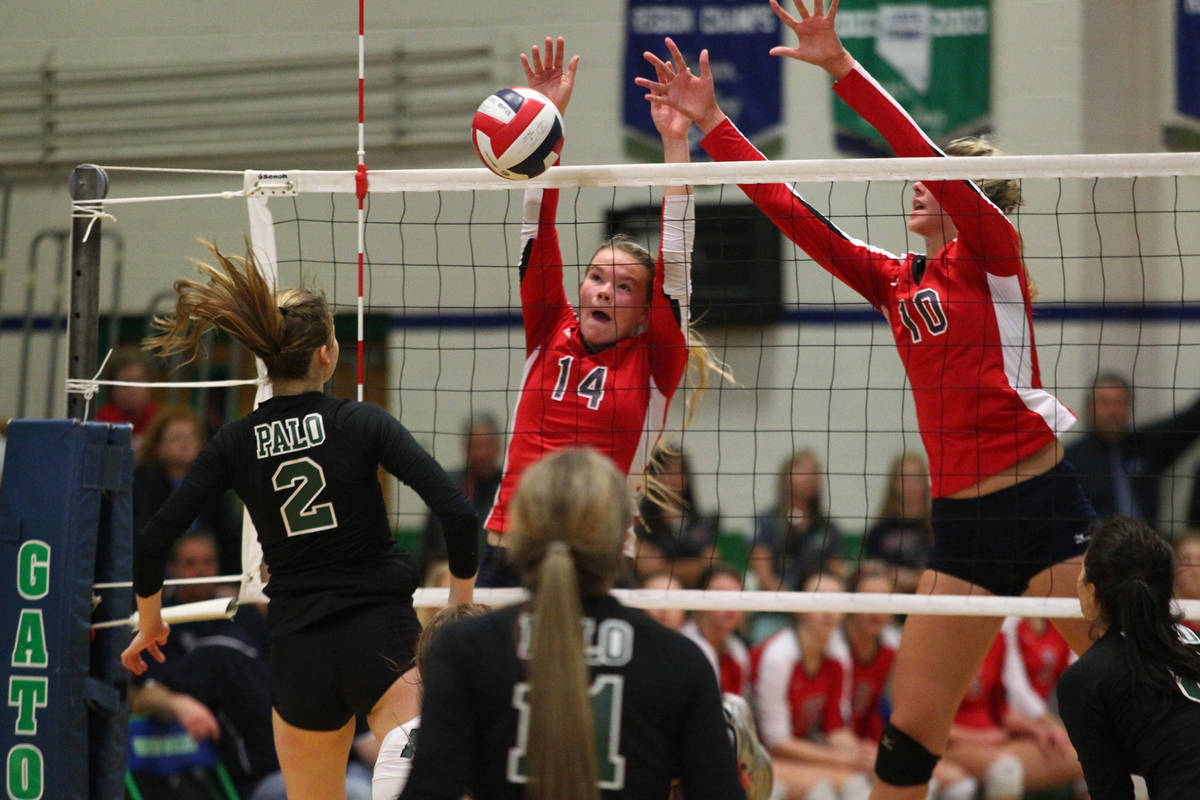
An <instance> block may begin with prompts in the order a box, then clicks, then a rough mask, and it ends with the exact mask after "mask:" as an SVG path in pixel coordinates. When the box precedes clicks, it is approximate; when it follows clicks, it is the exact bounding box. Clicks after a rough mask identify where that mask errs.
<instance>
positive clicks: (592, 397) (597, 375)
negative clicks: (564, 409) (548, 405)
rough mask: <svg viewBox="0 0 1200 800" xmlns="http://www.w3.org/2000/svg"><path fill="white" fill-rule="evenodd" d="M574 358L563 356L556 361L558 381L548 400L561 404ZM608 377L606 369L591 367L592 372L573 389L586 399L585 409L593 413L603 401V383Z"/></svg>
mask: <svg viewBox="0 0 1200 800" xmlns="http://www.w3.org/2000/svg"><path fill="white" fill-rule="evenodd" d="M574 363H575V356H563V357H562V358H560V359H559V360H558V380H557V381H555V382H554V392H553V393H551V395H550V399H552V400H557V401H559V402H562V399H563V397H565V396H566V394H567V382H568V381H570V379H571V365H572V364H574ZM607 377H608V367H592V371H591V372H589V373H588V374H587V375H584V376H583V380H581V381H580V382H579V385H578V386H576V387H575V392H576V393H577V394H578V395H579V396H580V397H586V398H587V407H588V408H589V409H591V410H592V411H595V410H596V409H597V408H599V407H600V401H601V400H603V399H604V381H605V379H606V378H607Z"/></svg>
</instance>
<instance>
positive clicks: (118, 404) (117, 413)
mask: <svg viewBox="0 0 1200 800" xmlns="http://www.w3.org/2000/svg"><path fill="white" fill-rule="evenodd" d="M105 372H106V373H107V380H110V381H130V382H134V383H144V382H145V381H147V380H148V379H149V377H150V370H149V368H148V367H147V366H146V356H145V355H144V354H143V353H142V351H141V348H139V347H138V346H137V345H125V346H123V347H120V348H118V349H116V350H115V351H113V354H112V358H110V359H109V361H108V368H107V369H106V370H105ZM107 395H108V399H107V400H106V401H105V402H104V404H103V405H102V406H100V407H99V408H98V409H96V421H97V422H128V423H130V424H131V425H133V454H134V457H135V458H140V456H141V445H142V437H143V435H144V434H145V433H146V427H147V426H148V425H149V424H150V421H151V420H152V419H154V417H155V415H156V414H158V404H157V403H155V402H154V401H153V400H151V399H150V389H149V388H147V387H145V386H110V387H108V391H107Z"/></svg>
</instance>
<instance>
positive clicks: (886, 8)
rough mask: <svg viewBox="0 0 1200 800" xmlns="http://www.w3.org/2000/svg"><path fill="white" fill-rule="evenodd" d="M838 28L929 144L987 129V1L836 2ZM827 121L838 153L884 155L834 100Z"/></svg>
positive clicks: (867, 130) (873, 136) (876, 138)
mask: <svg viewBox="0 0 1200 800" xmlns="http://www.w3.org/2000/svg"><path fill="white" fill-rule="evenodd" d="M837 29H838V33H839V34H840V35H841V38H842V42H843V43H844V44H845V46H846V49H847V50H849V51H850V53H851V55H853V56H854V57H855V58H856V59H857V60H858V61H859V62H860V63H861V64H862V65H863V66H864V67H866V68H867V70H868V71H869V72H870V73H871V74H872V75H873V76H875V79H876V80H877V81H879V83H881V84H882V85H883V87H884V88H886V89H887V90H888V92H890V93H891V94H892V96H893V97H895V98H896V100H897V101H898V102H899V103H900V105H902V106H903V107H904V108H905V109H906V110H907V111H908V113H909V114H911V115H912V117H913V119H915V120H916V121H917V123H918V124H919V125H920V126H921V127H922V128H923V129H924V130H925V132H926V133H928V134H929V135H930V137H932V138H933V139H934V140H935V141H939V142H941V141H945V140H947V139H951V138H954V137H956V136H967V135H972V134H978V133H982V132H984V131H986V130H987V129H988V127H989V119H988V115H989V112H990V109H991V13H990V0H887V1H886V2H883V1H882V0H842V2H841V4H840V5H839V6H838V14H837ZM833 117H834V126H835V129H836V132H837V134H836V135H837V144H838V147H839V148H841V149H843V150H846V151H849V152H855V153H862V154H865V155H876V156H877V155H887V154H890V153H891V150H890V149H889V148H888V146H887V143H886V142H884V140H883V137H881V136H880V135H879V134H878V133H876V132H875V129H874V128H872V127H871V126H870V125H868V124H867V123H866V122H865V121H864V120H863V119H862V118H861V117H859V116H858V114H856V113H854V111H852V110H851V109H850V107H849V106H847V105H846V104H845V103H844V102H842V101H841V100H840V99H838V98H836V97H835V99H834V111H833Z"/></svg>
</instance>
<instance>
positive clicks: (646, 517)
mask: <svg viewBox="0 0 1200 800" xmlns="http://www.w3.org/2000/svg"><path fill="white" fill-rule="evenodd" d="M646 479H647V480H646V483H647V487H648V494H647V496H645V497H643V498H642V500H641V502H640V503H639V506H638V513H639V515H640V519H639V520H638V521H637V522H636V523H634V527H635V530H636V532H637V536H638V544H637V555H636V556H635V559H634V568H635V569H636V570H637V571H638V573H639V574H641V575H648V574H650V573H653V572H660V571H663V570H667V571H670V572H671V573H673V574H674V575H675V576H676V577H678V578H679V580H680V582H682V583H683V585H684V586H689V587H690V586H695V585H696V581H697V580H698V579H699V578H700V575H701V573H702V572H704V570H705V569H706V568H707V567H708V565H709V564H711V563H712V559H713V552H714V549H715V547H716V543H717V520H716V519H715V518H713V517H706V516H704V515H703V514H701V513H700V509H699V507H698V506H697V504H696V494H695V491H694V488H693V486H694V483H693V480H692V468H691V464H690V463H689V461H688V457H687V453H685V452H684V451H683V450H682V449H680V448H678V447H676V446H674V445H659V446H658V447H657V448H655V450H654V455H653V456H652V457H651V459H650V462H649V464H648V465H647V468H646Z"/></svg>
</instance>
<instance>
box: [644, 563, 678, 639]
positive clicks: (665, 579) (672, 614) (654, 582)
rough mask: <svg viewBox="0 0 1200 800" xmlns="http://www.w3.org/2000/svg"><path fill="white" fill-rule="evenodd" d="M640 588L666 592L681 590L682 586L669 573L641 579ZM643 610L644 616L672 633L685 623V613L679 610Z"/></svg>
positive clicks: (657, 573) (660, 573)
mask: <svg viewBox="0 0 1200 800" xmlns="http://www.w3.org/2000/svg"><path fill="white" fill-rule="evenodd" d="M641 588H643V589H652V590H657V591H660V592H667V591H676V590H678V589H682V588H683V584H682V583H680V582H679V579H678V578H676V577H675V576H674V575H672V574H671V573H669V572H656V573H654V574H652V575H647V576H646V577H645V578H644V579H642V586H641ZM644 610H645V612H646V616H648V617H650V618H651V619H654V620H657V621H658V623H659V624H660V625H662V626H663V627H665V628H670V629H671V630H673V631H677V630H679V629H680V628H682V627H683V623H684V622H686V621H687V613H686V612H684V610H683V609H681V608H647V609H644Z"/></svg>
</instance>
